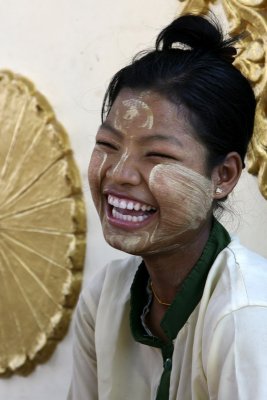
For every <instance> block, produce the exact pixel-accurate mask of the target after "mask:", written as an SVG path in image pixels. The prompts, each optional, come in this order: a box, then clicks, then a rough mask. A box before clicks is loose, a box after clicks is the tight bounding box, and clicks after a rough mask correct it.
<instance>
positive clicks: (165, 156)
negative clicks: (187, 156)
mask: <svg viewBox="0 0 267 400" xmlns="http://www.w3.org/2000/svg"><path fill="white" fill-rule="evenodd" d="M147 156H148V157H158V158H164V159H168V160H174V161H177V159H176V158H175V157H173V156H170V155H169V154H164V153H158V152H150V153H148V154H147Z"/></svg>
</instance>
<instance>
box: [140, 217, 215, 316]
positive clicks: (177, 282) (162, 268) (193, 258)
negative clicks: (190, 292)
mask: <svg viewBox="0 0 267 400" xmlns="http://www.w3.org/2000/svg"><path fill="white" fill-rule="evenodd" d="M210 229H211V220H210V221H209V222H207V223H206V224H205V225H204V226H203V227H202V228H201V230H199V231H197V232H196V233H195V234H194V238H193V240H192V237H191V238H190V242H188V243H187V244H185V245H183V246H182V247H178V248H176V249H173V250H171V251H168V252H162V253H157V254H152V255H145V256H143V260H144V262H145V264H146V268H147V270H148V273H149V275H150V278H151V281H152V282H153V288H154V291H155V293H156V294H157V296H158V298H159V299H161V301H162V302H165V303H172V301H173V300H174V298H175V296H176V293H177V292H178V291H179V289H180V287H181V285H182V283H183V281H184V279H185V278H186V277H187V275H188V274H189V273H190V271H191V270H192V269H193V267H194V265H195V264H196V262H197V261H198V259H199V257H200V256H201V254H202V252H203V249H204V247H205V245H206V242H207V240H208V237H209V234H210ZM165 309H166V307H165Z"/></svg>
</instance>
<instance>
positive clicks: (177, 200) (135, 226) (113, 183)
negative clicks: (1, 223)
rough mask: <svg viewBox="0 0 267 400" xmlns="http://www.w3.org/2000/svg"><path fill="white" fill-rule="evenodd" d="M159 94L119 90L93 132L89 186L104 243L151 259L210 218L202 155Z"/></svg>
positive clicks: (186, 239) (181, 117) (176, 112)
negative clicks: (96, 129) (107, 113)
mask: <svg viewBox="0 0 267 400" xmlns="http://www.w3.org/2000/svg"><path fill="white" fill-rule="evenodd" d="M192 129H193V128H192V127H191V126H190V125H189V122H188V121H186V119H185V117H184V113H183V112H182V111H179V110H177V106H175V105H174V104H173V103H171V102H170V101H168V100H166V99H165V98H164V97H162V96H160V95H159V94H157V93H155V92H152V91H146V92H136V91H132V90H126V89H124V90H122V91H121V92H120V94H119V95H118V97H117V99H116V101H115V102H114V104H113V106H112V108H111V111H110V113H109V115H108V117H107V119H106V120H105V122H104V123H103V124H102V125H101V126H100V128H99V130H98V132H97V135H96V145H95V148H94V151H93V153H92V157H91V161H90V165H89V183H90V188H91V192H92V196H93V200H94V203H95V206H96V208H97V211H98V213H99V216H100V220H101V223H102V228H103V233H104V236H105V239H106V241H107V242H108V243H109V244H110V245H111V246H113V247H115V248H117V249H119V250H122V251H125V252H127V253H131V254H139V255H143V256H144V255H148V254H154V253H160V252H165V251H172V250H173V249H175V248H179V247H181V246H185V245H186V244H187V243H190V242H191V241H192V240H194V238H195V237H196V235H197V234H198V232H199V231H200V230H201V228H202V227H203V226H204V225H205V223H206V221H207V218H209V216H210V212H211V208H212V201H213V184H212V182H211V180H210V179H209V178H207V177H205V166H206V164H205V160H206V150H205V148H204V146H203V145H202V144H200V143H199V142H198V141H197V140H196V139H195V138H194V137H193V135H192Z"/></svg>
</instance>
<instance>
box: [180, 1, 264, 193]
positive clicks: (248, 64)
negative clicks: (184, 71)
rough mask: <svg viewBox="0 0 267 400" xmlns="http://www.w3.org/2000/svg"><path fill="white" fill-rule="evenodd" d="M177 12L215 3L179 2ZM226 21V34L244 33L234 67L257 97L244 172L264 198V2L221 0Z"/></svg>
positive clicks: (200, 10) (206, 10)
mask: <svg viewBox="0 0 267 400" xmlns="http://www.w3.org/2000/svg"><path fill="white" fill-rule="evenodd" d="M180 3H181V5H180V10H179V13H188V12H202V13H207V12H208V10H210V9H213V6H214V4H215V3H218V2H215V1H210V0H186V1H183V0H180ZM219 3H220V4H221V5H222V7H223V9H224V12H225V14H226V16H227V18H228V21H229V33H232V34H237V33H241V32H246V33H247V35H246V36H245V37H244V39H242V40H241V41H240V42H239V47H240V49H239V51H238V56H237V58H236V60H235V65H236V67H237V68H239V69H240V70H241V72H242V73H243V74H244V75H245V76H246V77H247V78H248V79H249V80H250V81H251V83H252V85H253V88H254V93H255V95H256V98H257V110H256V118H255V129H254V133H253V137H252V140H251V143H250V146H249V150H248V154H247V164H248V171H249V172H250V173H252V174H254V175H258V181H259V187H260V191H261V193H262V195H263V196H264V197H265V198H266V199H267V63H266V61H267V0H221V1H219Z"/></svg>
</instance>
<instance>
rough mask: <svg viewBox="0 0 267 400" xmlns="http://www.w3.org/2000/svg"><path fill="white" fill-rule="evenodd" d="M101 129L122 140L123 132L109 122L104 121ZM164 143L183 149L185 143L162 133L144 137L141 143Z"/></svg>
mask: <svg viewBox="0 0 267 400" xmlns="http://www.w3.org/2000/svg"><path fill="white" fill-rule="evenodd" d="M99 129H106V130H108V131H110V132H111V133H113V134H115V135H116V136H117V137H118V138H119V139H121V138H122V136H123V134H122V132H121V131H120V130H119V129H117V128H115V127H114V126H112V125H110V124H109V123H108V122H106V121H104V122H103V123H102V124H101V125H100V127H99ZM156 140H157V141H162V142H168V143H173V144H174V145H176V146H179V147H183V143H182V142H181V141H180V140H179V139H178V138H177V137H175V136H170V135H163V134H160V133H155V134H154V135H150V136H145V137H142V139H141V141H142V142H144V143H149V142H153V141H156Z"/></svg>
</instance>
